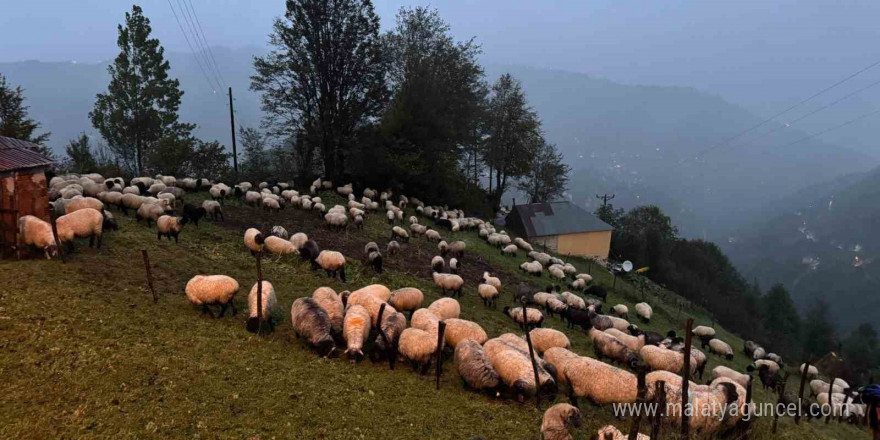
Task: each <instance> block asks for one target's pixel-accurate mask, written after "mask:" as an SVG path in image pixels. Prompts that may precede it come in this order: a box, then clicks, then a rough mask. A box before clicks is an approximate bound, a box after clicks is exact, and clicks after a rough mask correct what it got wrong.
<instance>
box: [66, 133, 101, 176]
mask: <svg viewBox="0 0 880 440" xmlns="http://www.w3.org/2000/svg"><path fill="white" fill-rule="evenodd" d="M64 152H65V153H67V160H66V166H65V168H66V169H67V170H68V171H70V172H73V173H91V172H95V171H96V170H97V168H98V162H97V160H95V155H94V154H92V148H91V146H90V145H89V136H88V135H87V134H85V133H81V134H80V135H79V137H78V138H76V139H71V140H70V142H69V143H68V144H67V147H65V149H64Z"/></svg>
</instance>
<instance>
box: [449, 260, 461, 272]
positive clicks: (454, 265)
mask: <svg viewBox="0 0 880 440" xmlns="http://www.w3.org/2000/svg"><path fill="white" fill-rule="evenodd" d="M458 268H459V263H458V259H457V258H455V257H453V258H450V259H449V273H453V274H457V273H458Z"/></svg>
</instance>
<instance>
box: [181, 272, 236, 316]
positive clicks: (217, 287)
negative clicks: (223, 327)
mask: <svg viewBox="0 0 880 440" xmlns="http://www.w3.org/2000/svg"><path fill="white" fill-rule="evenodd" d="M237 292H238V281H235V279H233V278H232V277H228V276H226V275H196V276H194V277H192V278H191V279H190V280H189V281H188V282H187V283H186V297H187V299H189V302H190V303H192V304H193V305H195V306H202V313H203V314H204V313H207V314H209V315H211V317H212V318H216V316H214V312H212V311H211V309H209V308H208V306H209V305H211V304H220V306H221V309H220V316H219V317H221V318H222V317H223V314H224V313H226V308H227V307H231V308H232V316H235V315H236V314H237V313H238V311H237V310H236V309H235V303H234V302H233V299H234V298H235V294H236V293H237Z"/></svg>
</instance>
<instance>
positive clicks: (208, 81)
mask: <svg viewBox="0 0 880 440" xmlns="http://www.w3.org/2000/svg"><path fill="white" fill-rule="evenodd" d="M168 6H169V7H170V8H171V13H172V14H174V20H175V21H177V26H178V27H180V32H182V33H183V38H185V39H186V45H187V46H189V50H190V51H192V53H193V56H195V59H196V63H197V64H198V65H199V70H201V71H202V76H203V77H204V78H205V82H207V83H208V87H210V88H211V90H212V91H213V92H215V93H216V91H217V90H216V88H215V87H214V85H213V84H211V80H210V78H208V74H207V73H206V72H205V68H204V66H202V61H201V60H200V59H199V57H198V56H197V55H196V51H195V49H193V46H192V43H190V42H189V36H187V34H186V31H185V30H183V25H182V24H180V19H179V18H177V12H176V11H175V10H174V6H172V5H171V0H168Z"/></svg>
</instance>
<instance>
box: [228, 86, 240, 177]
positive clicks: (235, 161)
mask: <svg viewBox="0 0 880 440" xmlns="http://www.w3.org/2000/svg"><path fill="white" fill-rule="evenodd" d="M229 127H230V128H231V129H232V169H234V170H235V177H236V178H238V151H236V149H235V108H234V107H233V106H232V87H229Z"/></svg>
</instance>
